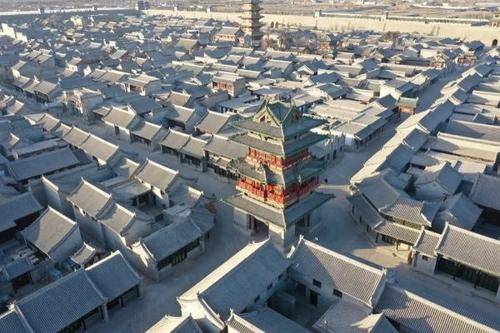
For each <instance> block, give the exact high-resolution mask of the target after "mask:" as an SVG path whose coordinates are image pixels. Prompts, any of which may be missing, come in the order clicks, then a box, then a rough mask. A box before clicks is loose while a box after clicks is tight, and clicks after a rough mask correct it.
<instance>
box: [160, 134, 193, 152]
mask: <svg viewBox="0 0 500 333" xmlns="http://www.w3.org/2000/svg"><path fill="white" fill-rule="evenodd" d="M189 138H190V136H189V135H187V134H185V133H182V132H179V131H176V130H173V129H170V130H169V131H168V134H167V136H166V137H165V139H163V141H162V142H161V145H162V146H165V147H168V148H170V149H173V150H177V151H180V150H181V148H182V147H184V145H185V144H186V143H187V142H188V141H189Z"/></svg>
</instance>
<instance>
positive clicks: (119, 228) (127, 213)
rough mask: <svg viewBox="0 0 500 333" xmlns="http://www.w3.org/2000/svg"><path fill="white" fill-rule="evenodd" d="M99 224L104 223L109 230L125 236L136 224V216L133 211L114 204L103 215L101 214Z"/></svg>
mask: <svg viewBox="0 0 500 333" xmlns="http://www.w3.org/2000/svg"><path fill="white" fill-rule="evenodd" d="M98 219H99V223H102V224H103V225H105V226H106V227H108V228H109V229H111V230H113V231H114V232H116V233H117V234H119V235H123V234H124V233H125V232H126V231H127V230H128V229H129V228H130V226H131V225H132V224H133V223H134V222H135V220H136V216H135V214H134V212H133V211H131V210H128V209H127V208H125V207H124V206H122V205H120V204H117V203H112V204H111V205H110V206H109V207H108V208H106V209H105V210H104V211H103V212H102V213H101V214H99V217H98Z"/></svg>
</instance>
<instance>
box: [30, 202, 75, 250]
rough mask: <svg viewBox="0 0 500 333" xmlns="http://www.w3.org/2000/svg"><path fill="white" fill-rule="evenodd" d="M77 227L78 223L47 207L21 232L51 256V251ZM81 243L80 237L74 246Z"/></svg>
mask: <svg viewBox="0 0 500 333" xmlns="http://www.w3.org/2000/svg"><path fill="white" fill-rule="evenodd" d="M77 228H78V225H77V224H76V222H74V221H72V220H70V219H69V218H67V217H66V216H64V215H63V214H61V213H59V212H58V211H57V210H55V209H53V208H51V207H49V208H47V209H46V210H45V212H43V213H42V215H40V217H39V218H38V219H37V220H36V221H35V222H33V223H32V224H31V225H29V226H28V227H27V228H26V229H24V230H23V231H22V232H21V234H22V235H23V237H24V239H26V240H27V241H28V242H30V243H31V244H33V245H35V246H36V247H37V248H38V249H39V250H40V251H42V252H43V253H45V254H46V255H48V256H49V257H51V255H52V253H53V252H54V251H56V250H57V248H58V247H59V246H60V245H62V244H63V242H64V241H65V240H66V238H67V237H68V236H69V235H70V234H71V233H72V232H73V231H74V230H75V229H77ZM81 245H83V241H82V240H81V239H80V243H79V244H76V246H78V248H79V247H80V246H81ZM75 250H76V249H75Z"/></svg>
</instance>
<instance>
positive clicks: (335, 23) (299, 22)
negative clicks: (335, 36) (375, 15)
mask: <svg viewBox="0 0 500 333" xmlns="http://www.w3.org/2000/svg"><path fill="white" fill-rule="evenodd" d="M147 14H148V15H165V16H172V15H175V16H183V17H189V18H200V19H209V18H213V19H217V20H230V21H238V20H239V19H238V17H239V15H240V13H237V12H206V11H177V12H174V11H173V10H149V11H147ZM262 21H263V22H264V23H266V24H267V25H269V24H271V23H272V22H274V23H276V22H277V23H279V24H284V25H290V26H296V27H304V28H305V27H317V28H318V29H321V30H328V31H334V32H341V31H351V30H373V31H376V32H388V31H399V32H409V33H412V32H418V33H422V34H428V35H434V36H439V37H451V38H460V39H464V40H466V41H471V40H480V41H482V42H483V43H485V44H486V45H488V46H490V45H491V44H492V42H493V40H494V39H500V28H499V27H491V26H485V25H483V26H471V25H469V24H459V23H441V22H439V23H438V22H431V23H425V22H414V21H402V20H391V19H390V18H389V19H382V18H380V19H367V18H350V17H332V16H320V17H314V16H313V15H311V16H302V15H276V14H265V15H264V18H263V19H262Z"/></svg>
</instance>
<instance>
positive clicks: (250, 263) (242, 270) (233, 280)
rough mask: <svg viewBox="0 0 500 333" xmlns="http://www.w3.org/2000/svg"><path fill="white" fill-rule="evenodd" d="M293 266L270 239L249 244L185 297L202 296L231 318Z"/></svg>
mask: <svg viewBox="0 0 500 333" xmlns="http://www.w3.org/2000/svg"><path fill="white" fill-rule="evenodd" d="M289 266H290V261H289V260H287V259H286V258H285V257H284V256H283V255H282V254H281V253H280V252H279V251H278V250H277V249H276V248H275V247H274V245H272V243H271V242H270V241H265V242H261V243H253V244H249V245H248V246H246V247H245V248H243V249H242V250H240V251H239V252H238V253H236V254H235V255H234V256H233V257H231V258H230V259H229V260H227V261H226V262H225V263H223V264H222V265H221V266H219V267H218V268H217V269H216V270H215V271H213V272H212V273H210V274H209V275H208V276H206V277H205V278H204V279H203V280H201V281H200V282H199V283H198V284H196V285H195V286H194V287H192V288H191V289H190V290H188V291H187V292H186V293H184V294H183V295H182V296H181V297H180V299H181V300H183V299H184V300H193V299H198V297H200V298H202V299H203V300H204V301H205V302H206V303H207V304H208V306H210V308H211V309H212V310H213V311H214V312H215V313H218V314H219V315H220V316H222V317H223V318H225V319H227V318H228V317H229V315H230V313H229V311H230V309H233V310H234V311H235V312H238V313H239V312H241V311H243V309H244V308H245V307H247V306H248V305H250V304H252V303H253V302H254V299H255V297H256V296H257V295H260V294H261V293H263V292H264V291H265V290H266V289H267V286H269V284H270V283H271V282H274V281H276V280H277V279H278V277H279V276H280V275H281V274H283V273H284V272H285V271H286V270H287V269H288V267H289Z"/></svg>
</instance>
